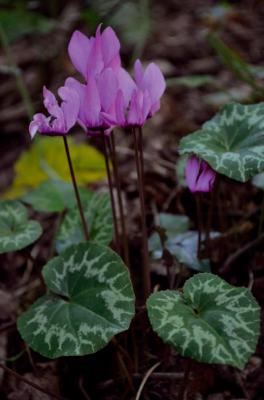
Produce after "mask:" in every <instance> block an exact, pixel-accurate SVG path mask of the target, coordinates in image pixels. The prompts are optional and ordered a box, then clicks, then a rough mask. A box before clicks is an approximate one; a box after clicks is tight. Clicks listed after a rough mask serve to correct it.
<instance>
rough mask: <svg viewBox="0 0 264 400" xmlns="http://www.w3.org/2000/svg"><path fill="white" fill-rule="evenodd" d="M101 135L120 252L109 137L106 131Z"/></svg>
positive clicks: (117, 245)
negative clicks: (108, 147) (108, 144)
mask: <svg viewBox="0 0 264 400" xmlns="http://www.w3.org/2000/svg"><path fill="white" fill-rule="evenodd" d="M101 136H102V140H103V146H104V158H105V167H106V172H107V179H108V186H109V193H110V200H111V207H112V213H113V220H114V229H115V242H116V249H117V252H118V253H119V254H120V241H119V232H118V223H117V216H116V207H115V199H114V191H113V181H112V176H111V171H110V165H109V156H108V151H107V139H106V136H105V134H104V131H102V132H101Z"/></svg>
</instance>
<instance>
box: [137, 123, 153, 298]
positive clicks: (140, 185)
mask: <svg viewBox="0 0 264 400" xmlns="http://www.w3.org/2000/svg"><path fill="white" fill-rule="evenodd" d="M132 132H133V136H134V146H135V159H136V168H137V176H138V192H139V199H140V209H141V225H142V250H143V282H144V292H145V298H147V297H148V295H149V294H150V291H151V280H150V269H149V256H148V236H147V225H146V209H145V196H144V187H143V186H144V180H143V170H142V167H143V157H141V156H140V154H139V141H138V137H137V133H136V130H135V128H132Z"/></svg>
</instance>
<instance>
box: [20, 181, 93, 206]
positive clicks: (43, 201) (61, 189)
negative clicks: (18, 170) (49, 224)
mask: <svg viewBox="0 0 264 400" xmlns="http://www.w3.org/2000/svg"><path fill="white" fill-rule="evenodd" d="M79 192H80V196H81V200H82V201H87V200H88V199H89V198H90V197H91V192H90V191H88V190H87V189H85V188H79ZM22 200H23V201H24V202H25V203H27V204H30V205H31V206H32V207H33V208H34V209H35V210H36V211H40V212H62V211H63V210H65V209H68V208H72V207H76V199H75V195H74V190H73V186H72V184H71V183H68V182H64V181H61V180H49V181H45V182H43V183H41V184H40V185H39V186H38V187H37V188H36V189H33V190H32V191H30V192H29V193H27V194H25V195H24V196H23V197H22Z"/></svg>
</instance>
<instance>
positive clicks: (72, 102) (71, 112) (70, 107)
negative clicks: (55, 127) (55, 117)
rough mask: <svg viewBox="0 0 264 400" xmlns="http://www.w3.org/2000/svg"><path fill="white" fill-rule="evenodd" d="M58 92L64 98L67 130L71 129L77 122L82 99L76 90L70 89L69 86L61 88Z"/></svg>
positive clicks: (63, 107)
mask: <svg viewBox="0 0 264 400" xmlns="http://www.w3.org/2000/svg"><path fill="white" fill-rule="evenodd" d="M58 94H59V96H60V98H61V99H62V100H63V102H62V104H61V109H62V111H63V115H64V122H65V128H66V131H69V130H70V129H71V128H72V127H73V126H74V125H75V124H76V121H77V118H78V114H79V108H80V99H79V95H78V93H77V92H76V91H75V90H72V89H69V87H67V86H63V87H61V88H59V90H58Z"/></svg>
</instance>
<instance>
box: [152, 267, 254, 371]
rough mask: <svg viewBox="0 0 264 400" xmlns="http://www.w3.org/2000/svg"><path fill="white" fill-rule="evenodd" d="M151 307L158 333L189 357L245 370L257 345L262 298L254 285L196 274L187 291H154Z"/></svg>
mask: <svg viewBox="0 0 264 400" xmlns="http://www.w3.org/2000/svg"><path fill="white" fill-rule="evenodd" d="M147 308H148V315H149V318H150V322H151V324H152V327H153V329H154V330H155V332H157V334H158V335H159V336H160V337H161V338H162V339H163V340H164V342H166V343H168V344H171V345H172V346H174V347H175V348H176V350H177V351H179V353H180V354H182V355H183V356H186V357H190V358H193V359H195V360H197V361H200V362H204V363H210V364H211V363H215V364H226V365H231V366H234V367H237V368H240V369H243V368H244V366H245V364H246V362H247V361H248V359H249V357H250V356H251V355H252V354H253V353H254V351H255V349H256V344H257V339H258V335H259V331H260V308H259V306H258V304H257V302H256V300H255V299H254V297H253V296H252V294H251V293H250V291H249V290H248V289H246V288H237V287H235V286H231V285H230V284H228V283H227V282H225V281H224V280H223V279H221V278H219V277H218V276H216V275H213V274H209V273H200V274H197V275H195V276H194V277H192V278H191V279H189V280H188V281H187V282H186V283H185V285H184V287H183V293H182V292H178V291H172V290H165V291H161V292H157V293H154V294H152V295H151V296H150V297H149V299H148V301H147Z"/></svg>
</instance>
